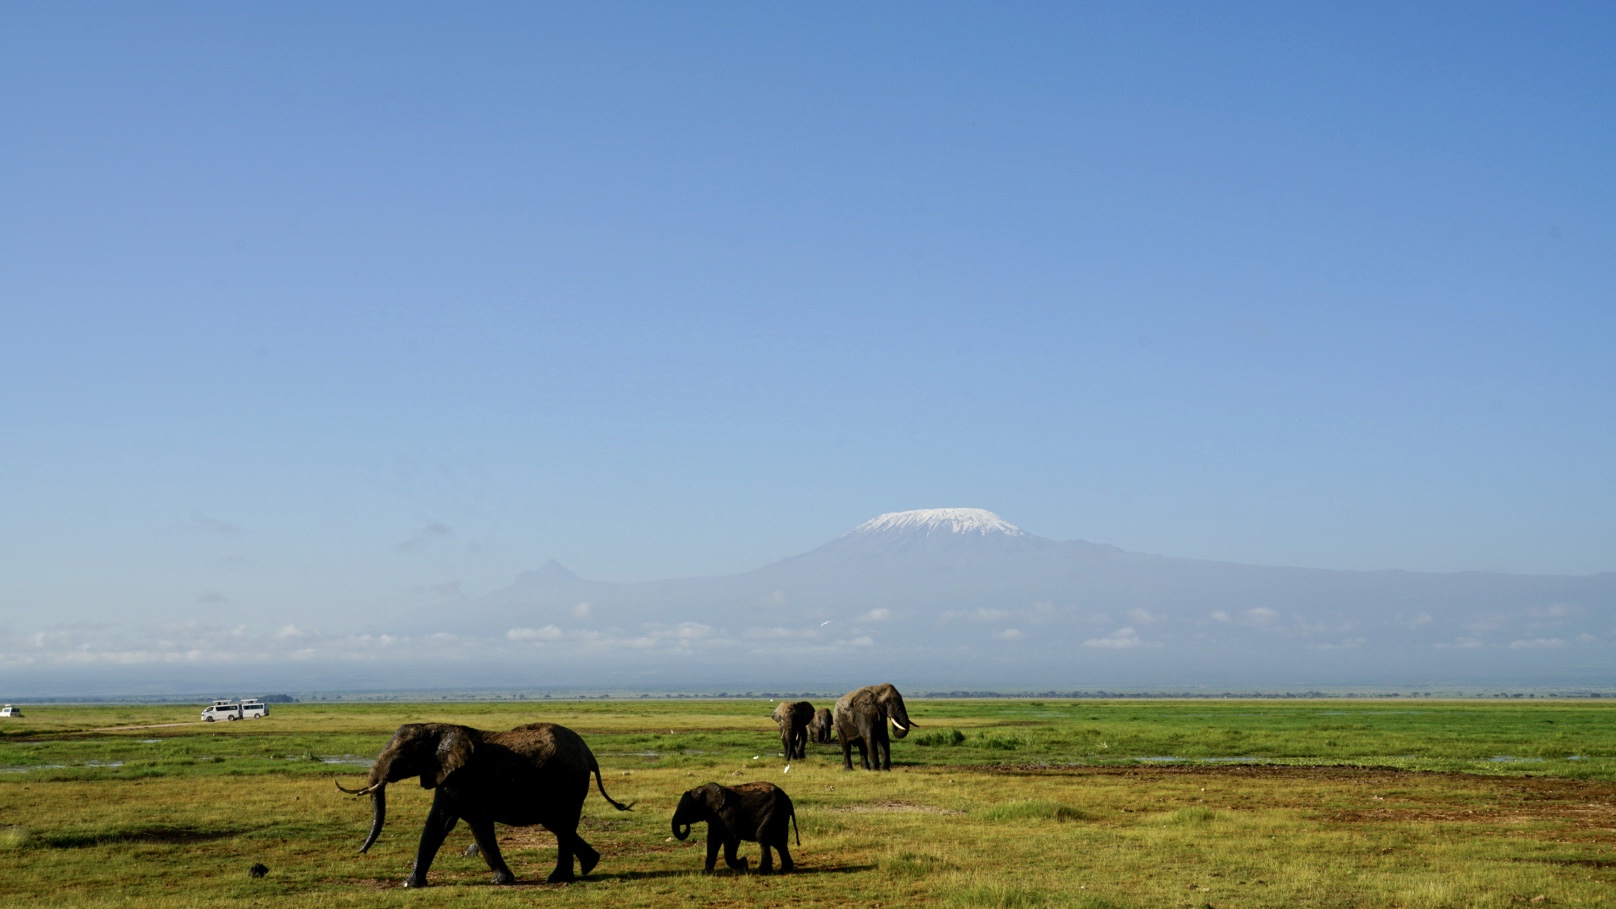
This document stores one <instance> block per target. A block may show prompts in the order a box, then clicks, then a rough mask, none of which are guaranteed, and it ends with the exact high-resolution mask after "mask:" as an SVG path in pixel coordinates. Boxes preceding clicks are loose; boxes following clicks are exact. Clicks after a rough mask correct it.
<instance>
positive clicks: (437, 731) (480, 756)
mask: <svg viewBox="0 0 1616 909" xmlns="http://www.w3.org/2000/svg"><path fill="white" fill-rule="evenodd" d="M591 774H593V775H594V777H595V784H596V786H597V787H599V789H600V794H601V797H603V798H605V799H606V801H607V802H610V803H611V805H612V807H614V808H616V809H617V810H619V811H627V810H629V806H628V805H624V804H622V803H621V802H618V801H617V800H615V799H613V798H612V797H611V796H609V795H607V794H606V786H605V784H604V783H603V782H602V781H601V778H600V765H599V764H597V763H596V762H595V755H594V754H593V753H592V752H591V751H590V750H589V746H588V745H586V744H584V740H583V739H581V738H579V737H578V734H577V733H576V732H573V731H572V730H571V729H568V728H566V727H565V726H557V725H555V724H554V723H531V724H529V725H526V726H518V727H516V728H515V729H512V730H511V731H509V732H484V731H483V730H481V729H473V728H471V727H469V726H453V725H449V724H446V723H410V724H406V725H404V726H400V727H398V731H397V732H395V733H393V739H392V741H390V742H388V743H387V747H386V748H383V749H382V753H381V754H380V755H379V756H378V757H377V758H376V761H375V763H373V764H372V765H371V767H370V779H369V785H367V786H365V788H363V789H346V788H344V787H343V786H342V785H341V784H340V783H339V784H338V785H337V788H338V789H341V790H342V791H343V792H346V793H349V794H350V795H368V796H370V798H371V804H372V817H371V825H370V835H369V836H368V837H366V838H365V845H363V846H361V847H360V849H359V851H360V852H364V851H365V850H367V849H369V848H370V847H371V844H373V843H375V842H376V837H377V836H379V835H380V834H381V832H382V825H383V824H384V823H385V822H386V821H387V784H388V783H396V782H398V781H399V780H406V779H409V778H410V777H420V778H421V787H422V788H423V789H435V790H436V792H435V793H434V794H433V798H432V810H431V811H429V812H428V813H427V816H426V826H425V827H424V828H423V829H422V830H421V843H420V846H419V847H417V849H416V852H415V866H414V867H413V868H412V869H411V870H410V876H409V877H407V878H405V879H404V886H406V887H424V886H426V874H427V870H428V869H429V868H431V867H432V859H433V857H434V856H436V855H437V852H438V847H440V846H442V845H443V839H444V837H446V836H448V835H449V831H450V830H453V829H454V826H455V824H456V823H457V822H459V821H460V820H461V819H464V820H465V821H466V823H467V824H468V825H469V826H470V827H471V833H472V836H473V837H475V838H476V840H477V851H478V852H480V853H482V856H483V860H484V861H486V862H487V863H488V868H489V870H490V871H493V872H494V883H496V884H509V883H512V882H514V881H515V880H516V876H515V875H513V874H511V869H510V868H508V867H507V866H506V865H505V859H504V858H503V857H501V855H500V852H499V843H498V842H497V841H496V840H495V839H494V825H495V824H509V825H511V826H513V827H526V826H530V825H533V824H538V825H539V826H541V827H543V828H545V829H546V830H548V831H550V832H551V833H553V834H555V838H556V866H555V870H554V871H552V872H550V877H549V878H548V880H549V881H550V883H558V882H565V881H570V880H573V871H572V865H573V859H574V858H576V859H577V860H578V865H579V873H580V874H588V873H589V872H590V870H592V869H593V868H594V867H595V863H597V862H599V861H600V853H599V852H596V851H595V850H594V849H592V848H590V845H589V844H588V843H586V842H584V840H583V838H582V837H580V836H579V835H578V819H579V817H580V816H581V815H582V813H583V806H584V798H585V797H586V796H588V795H589V777H590V775H591Z"/></svg>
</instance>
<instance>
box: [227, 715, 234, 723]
mask: <svg viewBox="0 0 1616 909" xmlns="http://www.w3.org/2000/svg"><path fill="white" fill-rule="evenodd" d="M225 719H227V720H229V721H230V722H232V723H234V722H235V721H236V718H235V717H233V716H227V717H225Z"/></svg>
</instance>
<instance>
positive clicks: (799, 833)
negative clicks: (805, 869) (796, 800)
mask: <svg viewBox="0 0 1616 909" xmlns="http://www.w3.org/2000/svg"><path fill="white" fill-rule="evenodd" d="M791 832H792V833H795V834H796V835H797V848H799V849H800V848H802V831H801V830H798V829H797V806H795V805H792V806H791Z"/></svg>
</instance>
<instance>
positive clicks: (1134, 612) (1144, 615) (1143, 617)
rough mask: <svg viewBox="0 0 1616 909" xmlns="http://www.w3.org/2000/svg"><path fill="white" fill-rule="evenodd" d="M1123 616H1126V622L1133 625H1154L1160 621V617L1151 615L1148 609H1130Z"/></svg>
mask: <svg viewBox="0 0 1616 909" xmlns="http://www.w3.org/2000/svg"><path fill="white" fill-rule="evenodd" d="M1123 615H1125V616H1127V618H1128V621H1130V622H1132V623H1134V624H1135V625H1155V624H1157V623H1159V622H1161V621H1162V617H1161V616H1159V615H1155V614H1153V613H1152V612H1151V611H1150V610H1148V609H1130V610H1128V611H1127V612H1124V613H1123Z"/></svg>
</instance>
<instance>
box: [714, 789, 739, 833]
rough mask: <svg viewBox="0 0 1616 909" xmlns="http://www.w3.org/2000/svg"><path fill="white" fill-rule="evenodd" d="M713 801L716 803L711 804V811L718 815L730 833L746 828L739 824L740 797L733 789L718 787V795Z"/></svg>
mask: <svg viewBox="0 0 1616 909" xmlns="http://www.w3.org/2000/svg"><path fill="white" fill-rule="evenodd" d="M713 801H714V802H716V803H717V804H715V805H714V806H713V813H714V814H716V815H718V819H719V820H721V821H723V822H724V826H725V827H728V828H729V830H730V832H731V833H735V832H737V831H741V830H745V829H746V828H745V827H743V826H741V797H740V796H738V795H736V794H735V792H734V790H731V789H728V788H725V787H723V786H720V787H718V796H717V798H715V799H714V800H713Z"/></svg>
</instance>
